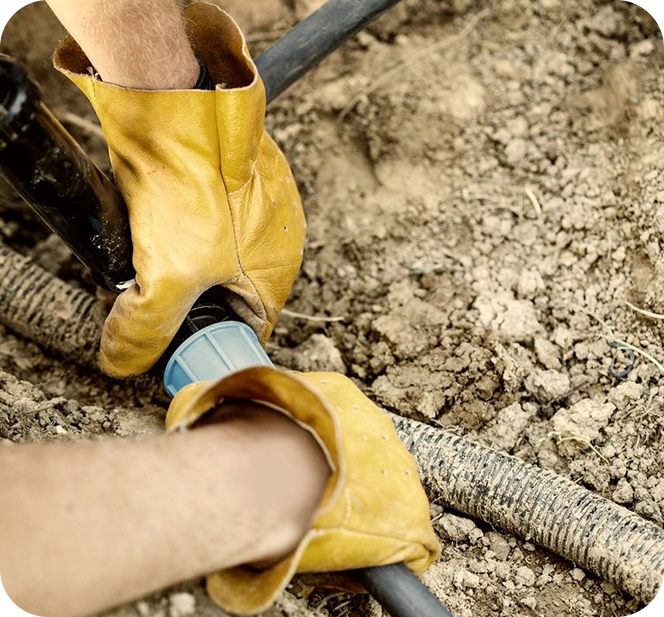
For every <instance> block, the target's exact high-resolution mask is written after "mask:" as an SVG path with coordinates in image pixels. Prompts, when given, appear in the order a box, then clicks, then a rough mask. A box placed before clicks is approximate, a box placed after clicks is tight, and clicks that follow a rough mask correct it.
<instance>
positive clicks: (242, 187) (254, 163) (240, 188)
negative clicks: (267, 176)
mask: <svg viewBox="0 0 664 617" xmlns="http://www.w3.org/2000/svg"><path fill="white" fill-rule="evenodd" d="M257 163H258V156H257V157H256V158H255V159H254V162H253V163H252V164H251V171H250V172H249V178H247V181H246V182H245V183H244V184H243V185H242V186H241V187H239V188H237V189H235V190H234V191H230V192H227V193H226V195H228V196H229V197H230V196H231V195H235V194H236V193H239V192H240V191H242V190H243V189H244V187H245V186H247V184H249V183H250V182H251V181H252V180H253V179H254V172H255V171H256V164H257ZM222 178H223V173H222ZM225 185H226V180H224V186H225ZM228 205H229V206H230V203H229V204H228Z"/></svg>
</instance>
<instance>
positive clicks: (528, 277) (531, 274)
mask: <svg viewBox="0 0 664 617" xmlns="http://www.w3.org/2000/svg"><path fill="white" fill-rule="evenodd" d="M542 289H544V281H543V280H542V277H541V276H540V273H539V272H536V271H533V270H526V271H524V272H522V273H521V276H519V280H518V282H517V284H516V294H517V296H518V297H519V298H523V299H525V300H532V299H533V298H534V297H535V296H536V295H537V294H538V293H539V292H540V291H542Z"/></svg>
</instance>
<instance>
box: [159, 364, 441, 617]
mask: <svg viewBox="0 0 664 617" xmlns="http://www.w3.org/2000/svg"><path fill="white" fill-rule="evenodd" d="M224 398H234V399H251V400H256V401H259V402H262V403H265V404H267V405H270V406H272V407H273V408H276V409H279V410H281V411H283V412H284V413H286V414H287V415H289V416H291V417H293V418H295V419H296V420H298V421H299V422H302V423H304V424H305V425H307V426H309V427H311V428H312V429H313V430H314V432H315V433H316V435H318V437H319V438H320V442H321V443H322V444H323V446H324V448H325V449H326V451H327V453H328V455H329V460H330V461H331V462H332V465H333V466H334V472H333V474H332V476H331V477H330V480H329V482H328V485H327V487H326V491H325V494H324V497H323V500H322V501H321V504H320V506H319V509H318V511H317V513H316V516H315V519H314V522H313V524H312V527H311V530H310V531H309V532H308V533H307V534H306V535H305V536H304V538H302V540H301V542H300V544H299V545H298V547H297V549H296V550H295V551H294V552H293V553H292V554H291V555H289V556H288V557H287V558H285V559H283V560H282V561H280V562H279V563H277V564H276V565H275V566H274V567H272V568H270V569H268V570H265V571H261V572H258V571H256V570H254V569H250V568H247V567H237V568H232V569H229V570H225V571H223V572H218V573H216V574H212V575H211V576H209V577H208V581H207V589H208V592H209V594H210V596H211V597H212V598H213V599H214V600H215V602H217V603H218V604H219V605H220V606H221V607H222V608H223V609H224V610H227V611H230V612H232V613H238V614H242V615H248V614H254V613H258V612H260V611H263V610H265V609H266V608H268V607H269V606H270V604H271V603H272V602H273V600H274V598H275V596H276V595H277V594H278V593H279V592H280V591H281V590H282V589H284V587H286V585H287V584H288V583H289V581H290V579H291V578H292V576H293V575H294V574H295V573H296V572H318V573H327V572H339V571H343V570H347V569H351V568H362V567H369V566H379V565H387V564H391V563H398V562H405V563H406V564H407V565H408V567H409V568H411V570H413V571H414V572H416V573H422V572H424V571H425V570H426V568H427V567H428V566H429V565H430V564H431V563H432V561H433V560H434V559H435V558H436V557H437V556H438V554H439V545H438V541H437V539H436V536H435V534H434V532H433V529H432V527H431V523H430V521H429V507H428V503H427V498H426V495H425V494H424V490H423V489H422V485H421V484H420V481H419V479H418V475H417V467H416V466H415V462H414V461H413V459H412V457H411V456H410V454H409V453H408V451H407V450H406V448H405V447H404V446H403V445H402V444H401V442H400V441H399V438H398V436H397V434H396V431H395V430H394V426H393V425H392V422H391V421H390V419H389V417H388V415H387V414H386V413H385V412H384V411H382V410H381V409H379V408H378V407H376V406H375V405H374V404H373V403H372V402H371V401H370V400H369V399H368V398H367V397H366V396H364V395H363V394H362V393H361V392H360V391H359V390H358V388H357V387H356V386H355V385H354V384H353V382H352V381H351V380H350V379H348V378H346V377H344V376H342V375H337V374H335V373H310V374H296V373H285V372H283V371H279V370H276V369H273V368H268V367H256V368H250V369H246V370H244V371H241V372H238V373H234V374H233V375H230V376H229V377H226V378H225V379H222V380H220V381H217V382H198V383H194V384H191V385H189V386H187V387H186V388H184V389H183V390H181V391H180V392H179V393H178V394H177V395H176V397H175V398H174V399H173V401H172V403H171V406H170V408H169V411H168V415H167V417H166V425H167V427H168V428H169V429H170V430H176V429H178V428H183V427H188V426H191V425H192V424H193V423H195V422H196V421H197V420H199V418H201V416H203V415H204V414H205V413H206V412H208V411H210V410H211V409H214V408H215V407H216V406H217V404H218V403H219V402H221V401H222V400H223V399H224ZM221 410H222V412H223V407H222V408H221ZM337 580H338V579H337ZM347 588H349V589H355V588H356V585H353V584H352V583H350V581H348V582H347Z"/></svg>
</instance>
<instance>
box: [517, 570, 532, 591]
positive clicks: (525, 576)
mask: <svg viewBox="0 0 664 617" xmlns="http://www.w3.org/2000/svg"><path fill="white" fill-rule="evenodd" d="M514 581H515V582H516V584H517V585H523V586H524V587H532V586H533V585H534V584H535V573H534V572H533V571H532V570H531V569H530V568H529V567H528V566H521V567H520V568H517V571H516V575H515V577H514Z"/></svg>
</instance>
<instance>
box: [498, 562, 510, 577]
mask: <svg viewBox="0 0 664 617" xmlns="http://www.w3.org/2000/svg"><path fill="white" fill-rule="evenodd" d="M496 576H497V577H498V578H499V579H500V580H501V581H506V580H507V579H508V578H510V577H511V576H512V569H511V568H510V565H509V564H508V563H505V562H501V563H498V564H496Z"/></svg>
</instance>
